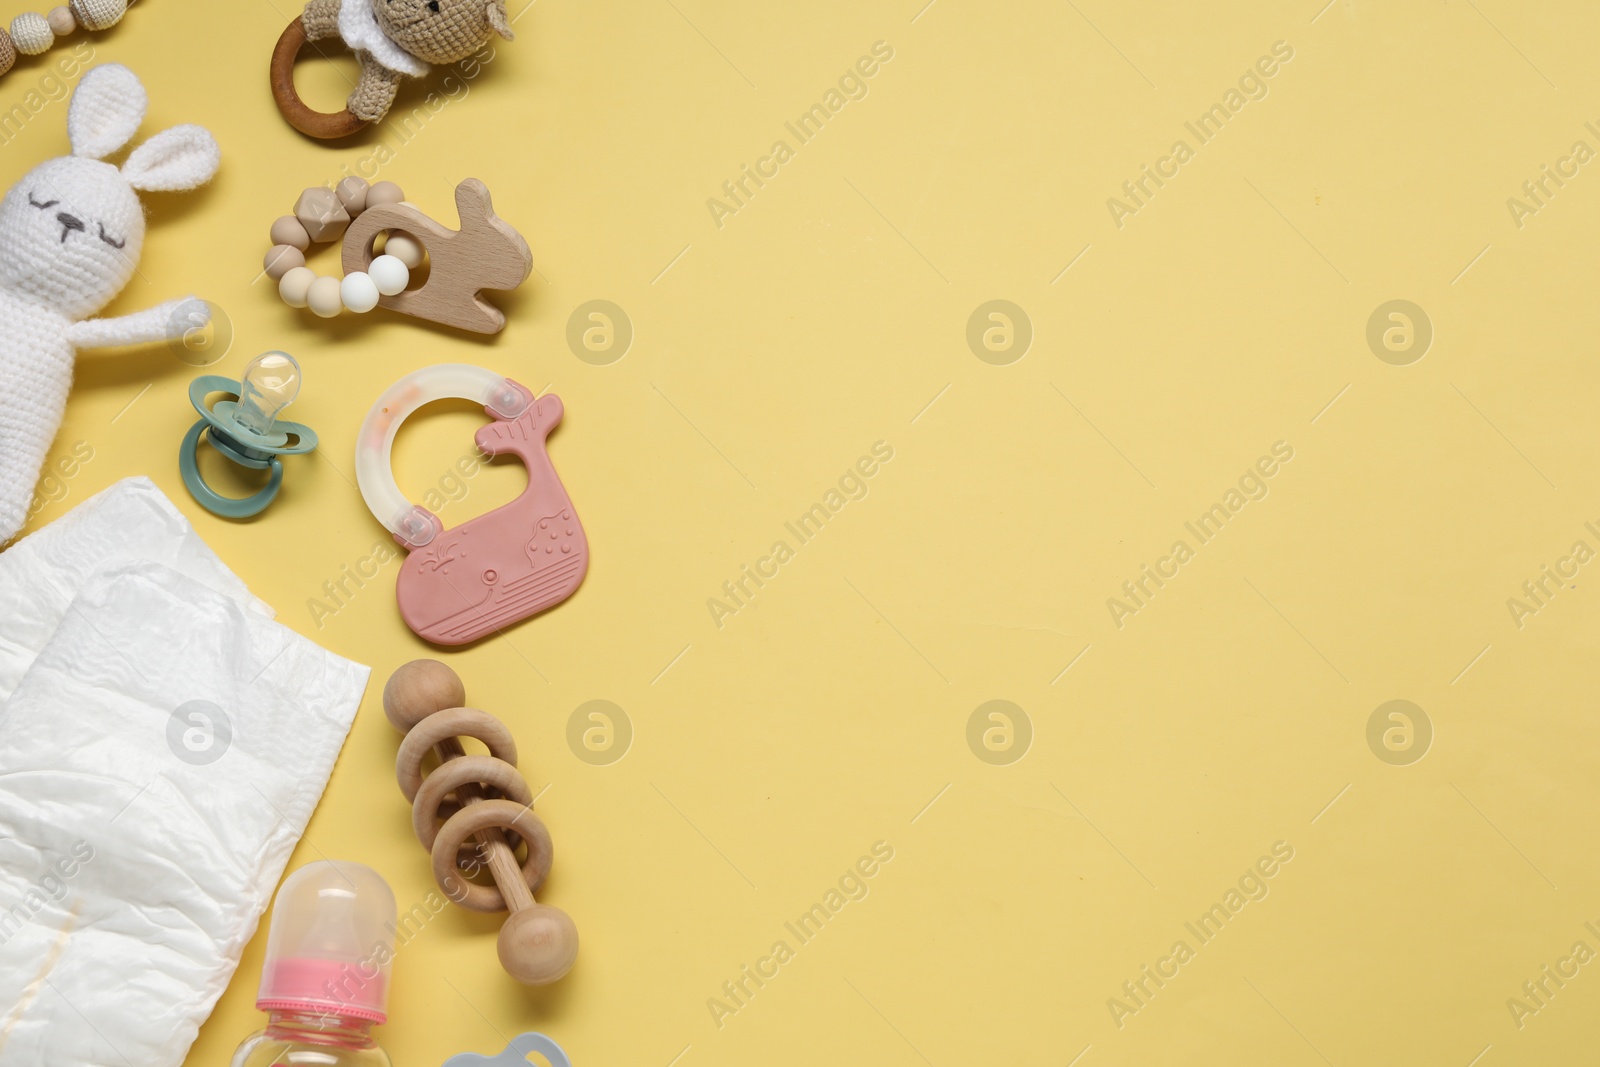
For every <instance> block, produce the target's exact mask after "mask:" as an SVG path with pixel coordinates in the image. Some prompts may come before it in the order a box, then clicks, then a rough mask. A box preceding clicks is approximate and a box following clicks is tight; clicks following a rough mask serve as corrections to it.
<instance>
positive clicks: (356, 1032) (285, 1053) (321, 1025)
mask: <svg viewBox="0 0 1600 1067" xmlns="http://www.w3.org/2000/svg"><path fill="white" fill-rule="evenodd" d="M394 925H395V903H394V893H393V892H392V891H391V890H390V889H389V884H388V883H387V882H385V881H384V880H383V877H382V875H380V874H378V872H377V871H375V870H373V869H372V868H371V867H366V866H363V865H361V864H359V863H344V862H334V861H331V860H321V861H319V862H316V863H310V864H307V865H306V866H304V867H301V868H300V869H299V870H298V871H295V872H294V873H293V874H291V875H290V876H289V877H288V879H286V880H285V881H284V883H283V886H282V888H280V889H279V890H278V899H277V901H276V902H275V903H274V904H273V905H272V927H271V931H270V932H269V933H268V934H267V958H266V961H265V962H264V963H263V964H262V966H261V991H260V995H259V996H258V997H257V998H256V1007H257V1008H259V1009H261V1010H262V1011H264V1012H266V1013H267V1027H266V1029H265V1030H262V1031H260V1032H259V1033H255V1034H252V1035H250V1036H249V1037H248V1038H246V1039H245V1041H244V1044H242V1045H240V1046H239V1050H238V1051H237V1052H235V1053H234V1054H233V1060H232V1061H231V1067H312V1065H315V1067H390V1062H389V1054H388V1053H387V1052H385V1051H383V1049H381V1048H379V1047H378V1043H377V1042H376V1041H374V1040H373V1038H372V1027H373V1026H374V1025H375V1024H378V1023H382V1022H384V1021H385V1020H387V1018H388V1015H387V1014H386V1010H385V1009H386V1007H387V1005H388V998H389V963H390V961H391V960H392V959H393V957H394Z"/></svg>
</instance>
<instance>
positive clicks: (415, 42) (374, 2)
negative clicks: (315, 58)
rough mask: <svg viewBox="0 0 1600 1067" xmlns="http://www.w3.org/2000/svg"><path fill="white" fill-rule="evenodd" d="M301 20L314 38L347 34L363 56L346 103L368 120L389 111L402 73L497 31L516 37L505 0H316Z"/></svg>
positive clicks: (415, 71) (423, 68)
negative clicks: (512, 31) (353, 88)
mask: <svg viewBox="0 0 1600 1067" xmlns="http://www.w3.org/2000/svg"><path fill="white" fill-rule="evenodd" d="M300 21H301V22H302V23H303V24H304V26H305V31H306V38H307V39H308V40H312V41H318V40H324V39H326V38H329V37H341V38H343V39H344V43H345V44H346V45H348V46H349V47H350V48H351V49H352V50H354V51H355V52H356V54H357V55H358V56H359V57H360V59H361V77H360V79H359V81H358V82H357V83H356V88H355V91H354V92H353V93H351V94H350V99H349V101H348V102H347V104H346V106H347V107H349V108H350V113H351V114H352V115H354V116H355V117H356V118H358V119H361V120H362V121H363V122H377V121H379V120H381V119H382V118H383V117H384V116H385V115H387V114H388V113H389V108H390V107H391V106H392V105H393V104H394V98H395V94H396V93H397V92H398V91H399V89H400V79H401V78H402V77H412V78H420V77H422V76H423V75H424V74H426V73H428V64H430V63H455V62H457V61H459V60H462V59H465V58H467V57H468V56H470V55H472V53H474V52H476V51H477V50H478V49H480V48H482V47H483V46H484V45H485V44H486V43H487V42H488V41H489V39H490V38H491V37H493V36H494V35H495V34H499V35H500V36H501V37H504V38H505V39H506V40H508V41H509V40H511V39H512V36H513V35H512V33H511V20H510V19H509V18H507V17H506V5H505V0H311V2H310V3H309V4H307V5H306V9H305V13H304V14H302V15H301V16H300Z"/></svg>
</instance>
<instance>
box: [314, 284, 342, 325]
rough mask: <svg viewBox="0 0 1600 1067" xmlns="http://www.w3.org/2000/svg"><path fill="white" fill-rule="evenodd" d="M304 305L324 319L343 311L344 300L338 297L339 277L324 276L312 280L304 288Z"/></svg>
mask: <svg viewBox="0 0 1600 1067" xmlns="http://www.w3.org/2000/svg"><path fill="white" fill-rule="evenodd" d="M306 307H308V308H310V309H311V311H312V313H313V314H315V315H317V316H319V317H321V318H324V319H331V318H333V317H335V316H336V315H338V314H339V312H341V311H343V310H344V301H343V300H341V299H340V298H339V279H338V278H329V277H326V276H324V277H320V278H318V279H317V280H316V281H314V282H312V283H311V287H310V288H309V289H307V290H306Z"/></svg>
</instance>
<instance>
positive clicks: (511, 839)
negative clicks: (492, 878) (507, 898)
mask: <svg viewBox="0 0 1600 1067" xmlns="http://www.w3.org/2000/svg"><path fill="white" fill-rule="evenodd" d="M464 807H466V805H465V804H463V803H461V799H460V798H459V797H457V796H456V795H455V794H454V793H451V794H450V795H449V796H447V797H445V798H444V799H443V800H441V801H439V813H438V814H439V822H441V823H447V822H449V821H450V820H451V819H452V818H453V817H454V816H455V814H456V812H458V811H460V810H461V809H462V808H464ZM505 841H506V847H507V848H509V849H510V850H511V851H512V852H516V851H517V849H519V848H521V847H522V838H520V837H518V836H517V835H516V834H514V833H512V832H511V831H509V830H507V831H506V832H505ZM490 851H491V850H490V848H489V845H488V843H487V842H484V841H468V842H467V843H466V844H464V845H462V846H461V851H460V852H459V853H457V854H456V866H457V867H460V868H461V869H462V870H463V871H464V870H466V869H467V868H468V866H469V865H471V864H479V865H486V864H487V863H488V861H489V855H490Z"/></svg>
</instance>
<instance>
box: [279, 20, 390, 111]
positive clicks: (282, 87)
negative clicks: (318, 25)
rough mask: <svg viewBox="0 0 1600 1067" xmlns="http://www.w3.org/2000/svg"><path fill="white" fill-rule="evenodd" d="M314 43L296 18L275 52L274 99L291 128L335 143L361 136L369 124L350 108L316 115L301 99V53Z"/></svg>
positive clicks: (280, 38)
mask: <svg viewBox="0 0 1600 1067" xmlns="http://www.w3.org/2000/svg"><path fill="white" fill-rule="evenodd" d="M310 43H311V41H310V39H309V38H308V37H306V24H305V23H304V22H302V21H301V18H300V16H299V15H296V16H295V17H294V18H293V19H292V20H291V21H290V22H289V25H288V26H287V27H285V29H284V31H283V36H281V37H279V38H278V44H277V46H276V47H275V48H273V50H272V69H271V82H272V98H273V100H275V101H276V102H277V104H278V110H279V111H280V112H282V113H283V117H284V119H285V120H286V121H287V122H288V123H289V125H291V126H293V127H294V128H295V129H297V130H299V131H300V132H301V133H303V134H305V135H306V136H307V137H315V138H317V139H318V140H319V141H331V140H336V139H337V138H340V137H348V136H350V135H351V134H353V133H359V132H360V131H361V130H363V129H365V128H366V126H367V121H366V120H365V119H358V118H356V117H355V115H353V114H351V113H350V108H349V107H348V106H347V107H346V108H345V109H344V110H343V111H336V112H326V111H314V110H312V109H311V107H310V106H308V105H307V104H306V102H305V101H304V100H302V99H300V93H299V90H297V89H296V88H295V87H294V63H295V60H296V59H298V58H299V57H300V52H301V50H302V49H303V48H305V46H306V45H308V44H310Z"/></svg>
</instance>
